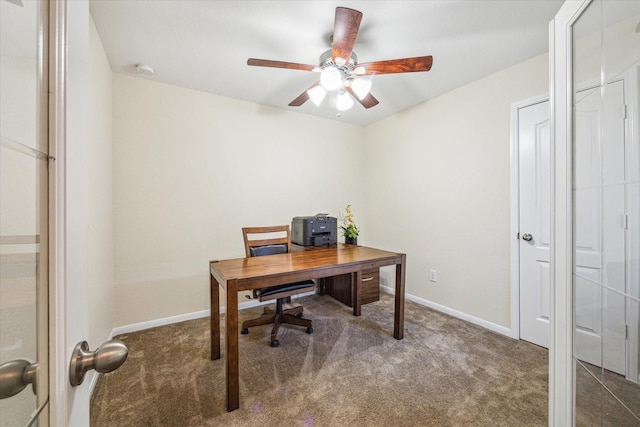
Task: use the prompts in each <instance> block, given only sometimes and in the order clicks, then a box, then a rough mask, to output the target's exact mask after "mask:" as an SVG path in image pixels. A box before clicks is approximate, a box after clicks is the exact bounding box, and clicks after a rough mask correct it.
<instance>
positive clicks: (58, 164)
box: [48, 0, 69, 425]
mask: <svg viewBox="0 0 640 427" xmlns="http://www.w3.org/2000/svg"><path fill="white" fill-rule="evenodd" d="M50 5H51V6H50V10H49V64H48V67H49V92H50V96H49V153H51V154H50V156H51V158H50V160H49V361H50V373H49V376H50V381H49V414H50V417H49V422H50V423H51V424H50V425H67V424H68V423H67V418H68V417H67V405H68V402H67V391H66V390H67V384H69V378H68V365H69V362H68V361H67V359H66V301H65V298H66V280H65V275H66V273H65V265H66V261H65V221H64V218H65V210H64V206H65V197H64V196H65V195H64V185H65V184H64V183H65V180H64V168H65V157H66V156H65V149H64V147H65V134H66V131H65V123H66V114H65V111H66V100H65V90H66V87H65V83H66V45H67V43H66V0H57V1H55V2H51V3H50Z"/></svg>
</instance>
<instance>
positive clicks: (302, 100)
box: [289, 82, 320, 107]
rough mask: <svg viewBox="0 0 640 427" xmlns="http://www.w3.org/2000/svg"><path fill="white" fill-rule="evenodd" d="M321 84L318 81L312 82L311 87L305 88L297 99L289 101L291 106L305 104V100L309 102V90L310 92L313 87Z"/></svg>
mask: <svg viewBox="0 0 640 427" xmlns="http://www.w3.org/2000/svg"><path fill="white" fill-rule="evenodd" d="M319 84H320V82H316V83H314V84H312V85H311V86H310V87H309V89H307V90H305V91H304V92H302V93H301V94H300V95H298V97H297V98H296V99H294V100H293V101H291V102H290V103H289V107H299V106H301V105H302V104H304V103H305V102H307V101H308V100H309V94H308V93H307V92H309V91H310V90H311V89H313V88H314V87H316V86H318V85H319Z"/></svg>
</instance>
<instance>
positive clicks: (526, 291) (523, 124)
mask: <svg viewBox="0 0 640 427" xmlns="http://www.w3.org/2000/svg"><path fill="white" fill-rule="evenodd" d="M622 86H623V83H622V81H619V82H616V83H612V84H609V85H607V89H606V91H605V92H606V94H607V95H606V97H605V98H606V101H605V102H607V103H609V105H607V106H606V107H605V109H604V111H607V112H610V111H616V112H620V113H622V106H623V104H624V97H623V87H622ZM594 91H595V92H594ZM599 93H600V92H599V89H594V90H587V91H582V92H580V93H579V95H580V97H581V99H580V101H579V102H578V103H577V104H578V106H579V107H578V110H577V111H576V139H577V140H576V146H577V148H576V153H575V155H576V156H577V158H578V159H579V161H577V164H578V165H579V168H578V170H576V171H575V174H576V185H577V186H579V187H581V188H584V189H585V191H581V192H579V193H578V194H577V196H576V202H575V203H576V211H577V212H579V214H577V216H576V218H575V224H576V225H575V227H576V229H575V230H574V236H575V239H576V247H577V249H576V253H575V257H576V262H577V267H576V269H577V273H578V276H579V277H580V279H579V281H578V283H577V284H576V295H575V300H576V308H575V309H576V336H575V341H576V349H578V350H577V354H580V355H581V359H582V360H584V361H586V362H589V363H592V364H595V365H597V366H603V364H602V357H603V356H602V354H601V352H600V349H601V346H600V344H601V340H602V339H605V340H606V341H607V346H605V348H606V351H605V353H604V359H605V360H604V366H605V367H606V368H607V369H609V370H612V371H615V372H618V373H621V374H624V373H625V351H626V350H625V344H626V343H625V339H624V337H625V335H624V334H625V305H624V298H623V297H620V296H618V294H616V293H615V292H608V293H606V295H602V294H601V292H600V291H599V289H600V288H599V287H598V286H593V284H594V283H599V281H600V280H601V279H602V277H603V276H602V275H603V274H604V275H605V276H604V277H605V278H606V277H610V278H611V281H610V282H611V284H612V286H617V287H619V286H622V287H624V274H625V266H624V223H623V214H624V190H623V189H622V190H621V189H620V188H618V187H615V188H614V187H611V188H609V189H607V187H606V185H605V186H604V188H605V191H601V190H600V185H599V183H600V181H598V183H597V185H596V183H593V185H589V183H585V182H582V181H583V180H584V179H593V178H594V177H595V178H598V179H600V178H602V179H603V180H604V182H605V183H606V182H610V183H614V182H622V181H623V179H624V120H623V118H622V114H619V115H617V116H615V115H611V114H610V115H609V116H608V117H605V121H604V128H603V129H600V128H601V126H600V120H601V117H600V116H601V111H602V105H601V104H600V96H599ZM590 95H593V96H590ZM595 95H597V96H595ZM611 105H619V106H620V107H619V108H612V107H611ZM548 118H549V106H548V102H541V103H538V104H535V105H532V106H530V107H526V108H522V109H520V110H519V112H518V140H519V141H518V142H519V195H520V200H519V230H520V242H519V248H520V275H519V278H520V338H521V339H523V340H526V341H530V342H532V343H534V344H537V345H540V346H543V347H549V277H550V276H549V241H550V232H549V230H550V228H549V219H550V204H549V203H550V194H549V190H550V170H551V169H550V167H551V162H550V157H549V156H550V137H549V135H550V130H549V120H548ZM601 132H602V133H601ZM601 139H604V140H606V144H607V147H608V148H607V150H601ZM584 168H588V169H589V170H586V169H584ZM605 170H606V173H605ZM581 180H582V181H581ZM603 206H604V207H605V208H602V207H603ZM601 222H602V224H603V225H604V227H603V228H602V230H603V232H602V233H601V232H600V229H601V227H600V226H599V225H600V224H601ZM594 225H597V226H594ZM529 237H530V239H529ZM605 250H606V251H607V252H606V253H607V254H608V255H607V260H605V259H603V256H602V253H603V251H605ZM609 253H610V254H609ZM619 278H622V280H621V281H620V280H618V279H619ZM590 281H591V282H590ZM614 282H615V284H614ZM603 305H606V306H607V307H608V308H609V310H607V313H608V314H607V316H608V317H607V318H606V319H603V318H601V312H602V311H601V308H602V307H603Z"/></svg>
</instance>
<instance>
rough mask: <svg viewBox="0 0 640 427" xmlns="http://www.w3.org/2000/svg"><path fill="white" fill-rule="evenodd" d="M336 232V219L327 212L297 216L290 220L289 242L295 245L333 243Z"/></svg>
mask: <svg viewBox="0 0 640 427" xmlns="http://www.w3.org/2000/svg"><path fill="white" fill-rule="evenodd" d="M337 234H338V219H337V218H334V217H331V216H328V214H316V215H315V216H297V217H294V218H293V220H292V221H291V242H292V243H295V244H296V245H301V246H322V245H333V244H335V243H336V238H337V237H336V236H337Z"/></svg>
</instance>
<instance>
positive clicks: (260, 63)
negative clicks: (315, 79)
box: [247, 58, 320, 71]
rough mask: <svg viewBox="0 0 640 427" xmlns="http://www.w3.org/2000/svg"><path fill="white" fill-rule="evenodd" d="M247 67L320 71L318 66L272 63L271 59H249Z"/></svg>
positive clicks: (281, 62)
mask: <svg viewBox="0 0 640 427" xmlns="http://www.w3.org/2000/svg"><path fill="white" fill-rule="evenodd" d="M247 65H253V66H257V67H271V68H287V69H289V70H301V71H313V70H314V69H319V68H320V67H318V66H317V65H308V64H297V63H295V62H283V61H271V60H269V59H255V58H249V59H248V60H247Z"/></svg>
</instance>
